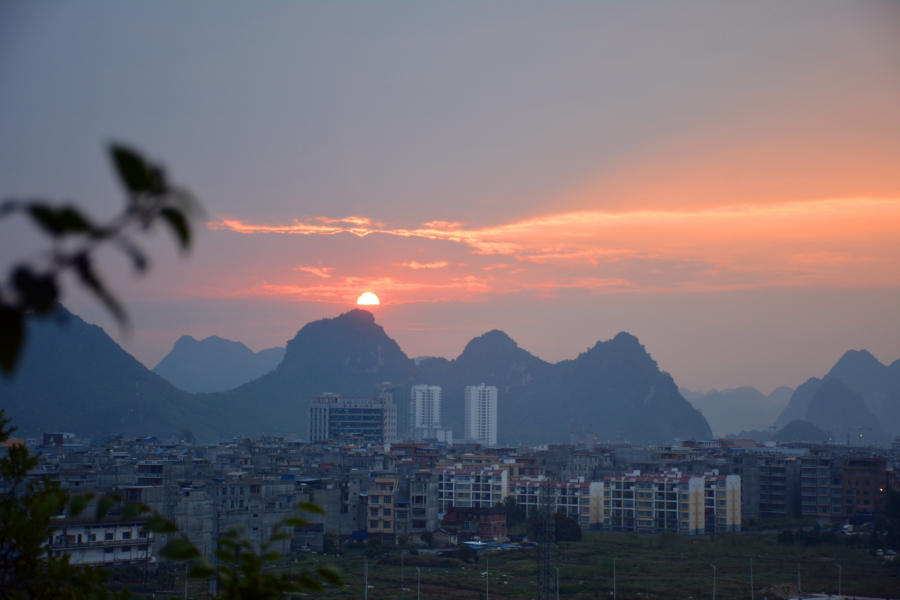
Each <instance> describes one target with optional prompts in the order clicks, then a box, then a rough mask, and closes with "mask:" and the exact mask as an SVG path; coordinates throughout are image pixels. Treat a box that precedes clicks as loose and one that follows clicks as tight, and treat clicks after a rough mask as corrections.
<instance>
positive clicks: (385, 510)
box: [381, 508, 391, 517]
mask: <svg viewBox="0 0 900 600" xmlns="http://www.w3.org/2000/svg"><path fill="white" fill-rule="evenodd" d="M381 514H382V515H383V516H385V517H389V516H391V509H389V508H385V509H384V510H382V511H381Z"/></svg>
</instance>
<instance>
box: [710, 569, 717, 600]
mask: <svg viewBox="0 0 900 600" xmlns="http://www.w3.org/2000/svg"><path fill="white" fill-rule="evenodd" d="M709 566H711V567H712V568H713V600H716V565H714V564H712V563H709Z"/></svg>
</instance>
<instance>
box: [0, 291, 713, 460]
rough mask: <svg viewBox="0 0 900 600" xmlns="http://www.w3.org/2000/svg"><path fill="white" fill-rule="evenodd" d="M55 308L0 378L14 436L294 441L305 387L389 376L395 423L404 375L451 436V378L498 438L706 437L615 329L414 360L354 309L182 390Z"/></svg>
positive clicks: (0, 396)
mask: <svg viewBox="0 0 900 600" xmlns="http://www.w3.org/2000/svg"><path fill="white" fill-rule="evenodd" d="M58 315H59V316H58V318H57V319H56V320H55V321H54V320H36V321H32V322H30V323H29V327H28V338H27V343H26V348H25V352H24V354H23V359H22V362H21V367H20V368H19V370H18V371H17V373H16V374H15V376H14V377H13V378H11V379H9V378H6V379H2V380H0V407H3V408H5V409H6V410H7V414H8V416H10V417H12V418H13V420H14V422H15V424H16V425H18V426H19V427H20V429H21V434H24V435H37V434H39V433H40V432H42V431H48V430H56V429H62V430H66V431H72V432H74V433H76V434H79V435H82V436H88V437H101V436H105V435H108V434H110V433H124V434H126V435H147V434H154V435H162V436H166V435H172V434H174V433H176V432H178V431H180V430H181V429H182V428H189V429H191V430H192V431H193V432H194V434H195V435H196V437H197V438H198V439H200V440H206V441H215V440H220V439H223V438H226V439H227V438H231V437H237V436H243V435H252V436H255V435H260V434H263V433H265V434H274V435H290V434H294V435H298V436H299V437H301V438H302V437H306V431H307V414H308V405H309V400H310V398H311V397H313V396H315V395H319V394H321V393H323V392H334V393H339V394H342V395H345V396H368V395H372V394H373V390H374V388H375V387H376V386H378V385H381V384H383V383H384V382H393V384H394V387H395V390H396V396H395V397H396V398H397V404H398V413H399V414H398V418H399V423H400V425H401V429H402V428H403V425H404V424H405V423H406V422H407V421H406V419H407V416H406V413H407V410H406V409H407V406H406V402H404V401H403V400H402V399H403V398H405V395H406V391H405V390H406V387H407V385H408V384H409V383H413V384H416V383H429V384H432V385H440V386H441V387H442V388H443V390H444V391H443V405H444V407H445V408H444V421H445V425H450V426H453V427H454V429H455V430H456V431H457V435H461V434H462V415H463V388H464V387H465V386H466V385H475V384H479V383H486V384H489V385H495V386H497V387H498V389H499V401H498V413H499V414H498V421H499V424H500V426H499V432H498V433H499V437H500V441H501V443H547V442H554V441H566V440H567V439H568V438H569V434H570V432H571V431H572V430H573V429H579V430H580V431H581V432H584V433H588V432H593V434H594V435H595V436H596V437H597V438H599V439H601V440H615V439H619V440H626V439H627V440H631V441H634V442H643V443H653V442H671V441H674V440H677V439H687V438H690V437H696V438H709V437H710V436H711V435H712V432H711V431H710V428H709V425H708V424H707V422H706V420H705V419H704V418H703V416H702V415H701V414H700V412H699V411H697V410H696V409H695V408H693V407H692V406H691V405H690V404H689V403H688V402H687V401H686V400H685V399H684V398H683V397H682V396H681V394H680V393H679V392H678V388H677V386H676V385H675V382H674V380H673V379H672V377H671V376H670V375H669V374H668V373H665V372H663V371H660V369H659V368H658V366H657V364H656V362H655V361H654V360H653V359H652V358H651V357H650V355H649V354H648V353H647V351H646V350H645V349H644V347H643V346H641V344H640V343H639V341H638V340H637V338H635V337H634V336H631V335H629V334H627V333H620V334H619V335H617V336H616V337H615V338H613V339H612V340H608V341H605V342H598V343H597V344H596V345H594V346H593V347H592V348H590V349H589V350H588V351H586V352H584V353H582V354H580V355H579V356H578V357H577V358H575V359H572V360H564V361H561V362H558V363H555V364H551V363H548V362H545V361H543V360H541V359H539V358H537V357H535V356H534V355H532V354H530V353H528V352H527V351H525V350H523V349H521V348H519V347H518V345H517V344H516V343H515V342H514V341H513V340H512V339H510V338H509V336H507V335H506V334H505V333H503V332H500V331H491V332H488V333H486V334H484V335H482V336H480V337H477V338H475V339H473V340H472V341H471V342H469V344H468V345H467V346H466V348H465V350H464V351H463V353H462V354H461V355H460V356H459V357H457V358H456V359H454V360H446V359H443V358H426V359H423V360H420V361H419V364H418V365H416V364H415V362H414V361H413V360H412V359H410V358H409V357H407V356H406V354H405V353H404V352H403V351H402V350H401V349H400V347H399V345H398V344H397V343H396V342H395V341H394V340H392V339H391V338H390V337H389V336H388V335H387V334H386V333H385V331H384V329H383V328H382V327H381V326H379V325H378V324H377V323H376V322H375V318H374V316H373V315H372V314H371V313H369V312H367V311H364V310H359V309H355V310H351V311H349V312H347V313H344V314H342V315H340V316H338V317H335V318H332V319H322V320H319V321H314V322H312V323H308V324H307V325H305V326H304V327H303V328H302V329H300V331H299V332H298V333H297V335H296V336H295V337H294V338H293V339H292V340H290V341H289V342H288V344H287V348H286V349H285V353H284V358H283V360H282V361H281V362H280V364H278V365H277V367H276V368H275V369H274V370H272V371H270V372H268V373H265V374H263V375H261V376H259V377H258V378H256V379H253V380H252V381H249V382H247V383H245V384H243V385H240V386H239V387H237V388H235V389H231V390H227V391H223V392H216V393H196V394H191V393H188V392H186V391H183V390H180V389H178V388H177V387H175V386H174V385H172V384H171V383H169V382H168V381H166V380H165V379H163V378H162V377H161V376H160V375H159V374H157V373H154V372H152V371H150V370H149V369H147V368H146V367H144V366H143V365H142V364H141V363H140V362H138V361H137V360H136V359H134V358H133V357H132V356H130V355H129V354H128V353H127V352H125V351H124V350H123V349H122V348H121V347H119V346H118V344H116V343H115V342H114V341H113V340H112V339H111V338H109V337H108V336H107V335H106V334H105V333H104V332H103V330H102V329H101V328H99V327H97V326H95V325H90V324H88V323H85V322H84V321H83V320H82V319H80V318H79V317H77V316H76V315H73V314H71V313H69V312H68V311H66V310H65V309H63V308H60V309H59V311H58ZM59 320H62V321H64V322H65V324H64V325H59V324H58V323H57V322H56V321H59ZM223 341H227V340H223ZM199 343H200V344H202V342H199ZM188 346H190V342H188ZM173 351H174V350H173Z"/></svg>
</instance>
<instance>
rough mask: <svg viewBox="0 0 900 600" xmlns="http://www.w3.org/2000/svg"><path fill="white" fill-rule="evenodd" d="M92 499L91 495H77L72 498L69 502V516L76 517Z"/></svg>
mask: <svg viewBox="0 0 900 600" xmlns="http://www.w3.org/2000/svg"><path fill="white" fill-rule="evenodd" d="M93 498H94V495H93V494H77V495H75V496H72V501H71V502H69V514H70V515H72V516H73V517H77V516H78V515H80V514H81V513H82V512H83V511H84V508H85V507H86V506H87V503H88V501H89V500H92V499H93Z"/></svg>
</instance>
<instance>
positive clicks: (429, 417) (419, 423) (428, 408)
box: [409, 384, 441, 431]
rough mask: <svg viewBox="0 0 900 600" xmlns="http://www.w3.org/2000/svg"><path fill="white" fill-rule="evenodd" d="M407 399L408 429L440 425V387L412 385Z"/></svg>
mask: <svg viewBox="0 0 900 600" xmlns="http://www.w3.org/2000/svg"><path fill="white" fill-rule="evenodd" d="M411 396H412V397H411V398H410V399H409V430H410V431H414V430H415V429H417V428H419V427H440V425H441V388H440V387H439V386H436V385H424V384H423V385H414V386H412V394H411Z"/></svg>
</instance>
